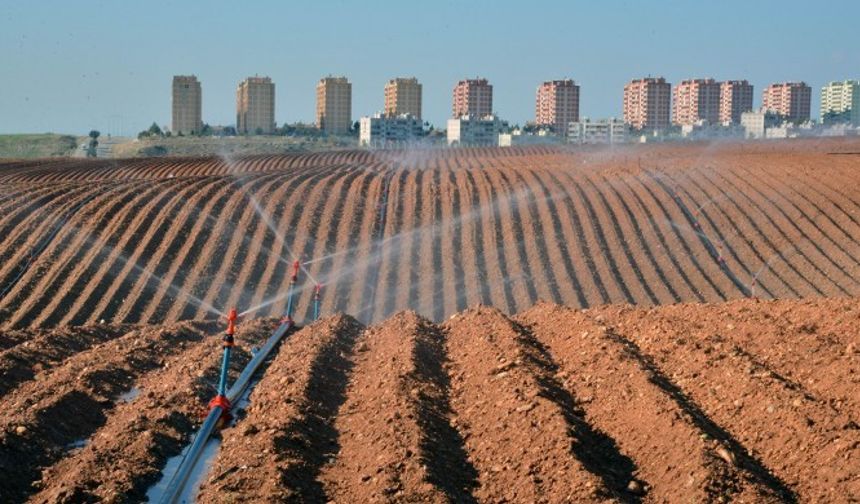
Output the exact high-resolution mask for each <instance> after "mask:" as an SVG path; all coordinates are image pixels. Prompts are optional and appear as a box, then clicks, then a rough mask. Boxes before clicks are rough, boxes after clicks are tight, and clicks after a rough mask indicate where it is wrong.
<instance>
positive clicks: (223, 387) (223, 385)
mask: <svg viewBox="0 0 860 504" xmlns="http://www.w3.org/2000/svg"><path fill="white" fill-rule="evenodd" d="M238 318H239V315H238V314H237V313H236V308H231V309H230V311H229V312H228V313H227V330H226V331H225V332H224V338H222V340H221V341H222V346H223V347H224V356H223V358H222V359H221V376H220V377H219V379H218V395H216V396H215V398H213V399H212V400H211V401H209V410H210V411H211V410H212V409H214V408H216V407H220V408H221V418H222V419H224V420H227V419H229V418H230V400H229V399H227V370H228V369H229V367H230V351H231V350H232V349H233V346H234V345H235V344H236V343H235V341H234V339H233V336H234V335H235V334H236V320H238Z"/></svg>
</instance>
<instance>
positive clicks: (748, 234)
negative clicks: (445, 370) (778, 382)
mask: <svg viewBox="0 0 860 504" xmlns="http://www.w3.org/2000/svg"><path fill="white" fill-rule="evenodd" d="M855 143H856V142H855ZM824 145H825V146H827V145H828V144H824ZM852 146H853V144H851V143H847V142H840V143H833V144H832V146H831V149H830V150H833V151H839V150H842V151H844V150H847V149H850V148H852ZM766 147H768V146H767V145H755V144H751V145H740V146H737V145H734V146H732V145H729V146H722V147H703V146H685V147H673V148H668V147H657V148H640V149H633V148H630V149H628V150H619V151H595V152H585V153H568V152H563V151H557V150H549V149H537V148H533V149H526V150H524V149H508V150H504V149H476V150H456V151H418V152H409V153H405V152H403V153H399V152H394V153H371V152H334V153H326V154H306V155H284V156H270V157H259V158H243V159H235V160H231V159H166V160H143V161H138V160H135V161H122V162H114V163H108V162H103V161H91V162H80V161H75V162H72V161H50V162H39V163H36V162H25V163H18V164H15V163H7V164H6V165H2V166H0V188H2V193H3V194H0V315H2V320H3V325H4V326H5V327H7V328H22V327H28V326H36V327H52V326H57V325H69V324H73V325H79V324H85V323H92V322H97V321H100V320H102V319H104V320H106V321H110V322H114V323H162V322H173V321H177V320H184V319H199V318H202V317H206V316H212V315H213V314H214V313H215V312H216V311H224V307H228V306H232V305H236V306H239V307H240V308H248V307H252V306H255V305H259V304H261V303H265V302H266V301H267V300H268V301H270V302H271V301H272V299H275V302H271V304H268V305H266V306H265V307H264V308H262V310H261V311H260V312H259V313H260V314H262V315H266V314H275V315H278V314H280V313H282V312H283V309H284V307H285V304H286V299H283V298H280V299H277V298H278V297H279V295H281V294H282V293H283V292H284V291H285V288H286V285H287V283H288V281H289V276H290V271H289V270H290V267H289V265H290V263H291V262H292V261H293V259H294V258H300V259H301V260H302V261H303V262H306V263H307V264H306V265H305V266H304V269H305V272H303V274H302V277H303V279H302V281H303V283H304V285H305V286H306V287H307V288H305V289H304V290H303V291H302V292H301V296H300V298H299V302H298V313H299V314H302V315H308V316H309V315H310V314H311V299H312V290H313V289H312V287H313V283H314V280H315V281H317V282H319V283H322V284H324V291H323V292H324V295H323V300H322V311H323V313H332V312H335V311H343V312H345V313H349V314H351V315H353V316H355V317H356V318H357V319H358V320H360V321H362V322H364V323H367V322H371V321H376V320H381V319H384V318H386V317H388V316H390V315H391V314H393V313H395V312H397V311H399V310H403V309H414V310H415V311H417V312H418V313H419V314H421V315H422V316H425V317H427V318H429V319H431V320H434V321H441V320H443V319H444V318H445V317H446V316H448V315H451V314H453V313H455V312H457V311H459V310H463V309H465V308H467V307H469V306H473V305H475V304H479V303H481V304H486V305H491V306H495V307H497V308H499V309H500V310H502V311H503V312H505V313H509V314H511V313H516V312H519V311H521V310H524V309H526V308H528V307H530V306H532V305H533V304H534V303H536V302H537V301H539V300H544V301H550V302H555V303H558V304H563V305H567V306H572V307H590V306H598V305H603V304H607V303H632V304H638V305H656V304H664V303H674V302H683V301H699V302H712V301H722V300H727V299H734V298H740V297H745V296H747V295H750V294H755V295H757V296H760V297H764V298H771V297H779V298H785V297H795V298H796V297H808V296H855V295H857V294H858V293H860V275H858V272H860V186H858V184H859V183H860V156H855V155H833V154H829V153H828V152H827V151H826V150H824V151H821V152H817V151H815V150H814V149H809V150H808V151H804V150H788V148H785V149H786V150H784V151H775V152H771V151H769V150H764V149H765V148H766ZM793 148H794V149H796V147H793ZM308 274H310V277H312V278H309V277H308ZM211 307H215V308H217V310H212V309H211ZM207 310H208V311H207ZM300 320H301V317H300Z"/></svg>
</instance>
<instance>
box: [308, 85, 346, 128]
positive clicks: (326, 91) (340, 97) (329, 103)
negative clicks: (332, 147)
mask: <svg viewBox="0 0 860 504" xmlns="http://www.w3.org/2000/svg"><path fill="white" fill-rule="evenodd" d="M316 123H317V127H318V128H319V129H321V130H322V131H323V132H325V133H328V134H330V135H343V134H345V133H348V132H349V130H350V128H352V84H351V83H350V82H349V81H348V80H347V78H346V77H331V76H329V77H325V78H322V79H320V81H319V83H317V119H316Z"/></svg>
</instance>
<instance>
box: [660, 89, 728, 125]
mask: <svg viewBox="0 0 860 504" xmlns="http://www.w3.org/2000/svg"><path fill="white" fill-rule="evenodd" d="M672 94H673V96H672V122H673V123H674V124H676V125H678V126H684V125H691V124H697V123H703V124H717V123H718V122H719V121H720V83H719V82H717V81H715V80H714V79H688V80H683V81H681V83H680V84H678V85H677V86H675V89H674V90H673V93H672Z"/></svg>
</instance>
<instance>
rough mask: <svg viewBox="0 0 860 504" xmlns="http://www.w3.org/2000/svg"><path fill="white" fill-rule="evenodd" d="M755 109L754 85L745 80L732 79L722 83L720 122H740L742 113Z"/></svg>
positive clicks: (728, 123) (725, 123)
mask: <svg viewBox="0 0 860 504" xmlns="http://www.w3.org/2000/svg"><path fill="white" fill-rule="evenodd" d="M752 109H753V86H752V84H750V83H749V82H747V81H745V80H730V81H725V82H723V83H721V84H720V123H721V124H723V125H725V126H728V125H730V124H740V122H741V114H743V113H744V112H750V111H752Z"/></svg>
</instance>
